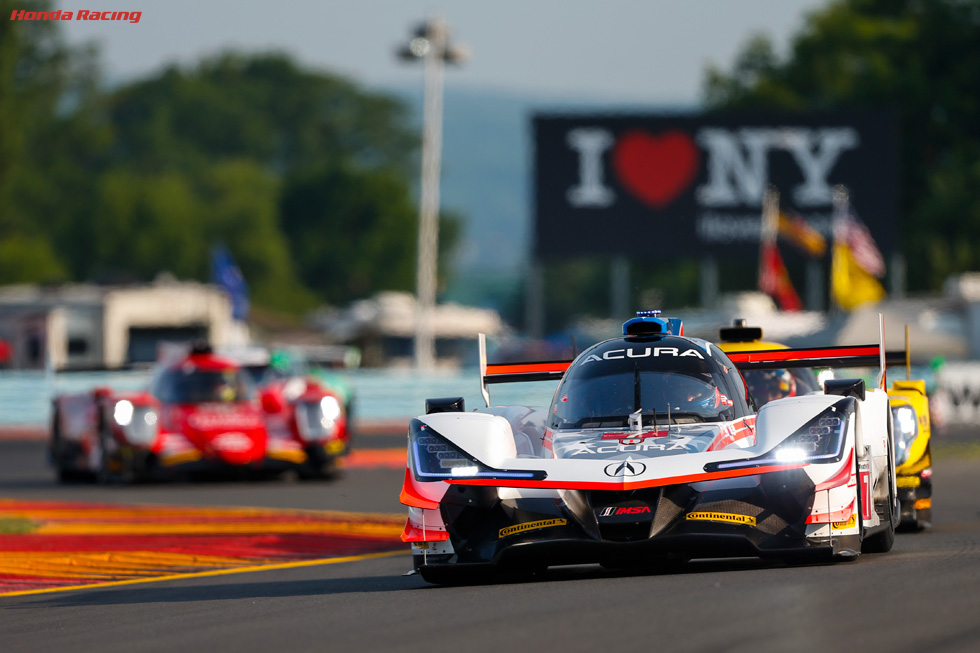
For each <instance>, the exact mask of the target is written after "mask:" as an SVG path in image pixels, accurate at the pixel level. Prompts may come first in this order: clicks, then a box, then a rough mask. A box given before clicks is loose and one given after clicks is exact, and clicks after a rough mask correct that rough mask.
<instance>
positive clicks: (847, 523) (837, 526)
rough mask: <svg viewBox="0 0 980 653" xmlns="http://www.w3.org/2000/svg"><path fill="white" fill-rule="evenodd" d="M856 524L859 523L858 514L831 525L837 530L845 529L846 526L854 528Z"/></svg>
mask: <svg viewBox="0 0 980 653" xmlns="http://www.w3.org/2000/svg"><path fill="white" fill-rule="evenodd" d="M855 524H857V515H856V514H852V515H851V518H850V519H848V520H847V521H835V522H834V523H832V524H831V526H832V527H833V528H835V529H837V530H843V529H845V528H854V526H855Z"/></svg>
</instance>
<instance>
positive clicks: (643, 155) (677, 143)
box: [613, 130, 701, 209]
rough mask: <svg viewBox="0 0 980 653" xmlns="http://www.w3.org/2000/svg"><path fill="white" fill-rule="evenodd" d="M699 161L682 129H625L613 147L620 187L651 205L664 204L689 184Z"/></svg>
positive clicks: (699, 157) (614, 164)
mask: <svg viewBox="0 0 980 653" xmlns="http://www.w3.org/2000/svg"><path fill="white" fill-rule="evenodd" d="M700 162H701V154H700V152H699V151H698V148H697V146H695V145H694V142H693V141H692V140H691V137H690V136H688V135H687V134H685V133H684V132H682V131H669V132H664V133H662V134H661V135H660V136H653V135H651V134H649V133H647V132H645V131H641V130H634V131H630V132H626V133H625V134H623V135H622V136H620V137H619V141H617V143H616V149H615V150H614V151H613V166H614V167H615V169H616V174H617V176H618V177H619V181H620V182H621V183H622V184H623V187H624V188H626V190H628V191H629V192H630V193H632V194H633V195H635V196H636V197H637V198H639V199H640V200H642V201H643V202H645V203H646V204H649V205H650V206H652V207H653V208H655V209H662V208H664V207H665V206H667V205H668V204H670V203H671V202H673V201H674V200H675V199H676V198H677V196H678V195H680V194H681V193H683V192H684V190H686V189H687V187H688V186H690V185H691V182H692V181H694V175H695V174H697V171H698V164H699V163H700Z"/></svg>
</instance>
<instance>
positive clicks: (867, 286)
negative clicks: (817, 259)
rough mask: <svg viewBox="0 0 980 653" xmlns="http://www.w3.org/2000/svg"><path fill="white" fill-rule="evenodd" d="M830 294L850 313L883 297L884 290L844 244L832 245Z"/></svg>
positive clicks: (836, 243) (838, 242)
mask: <svg viewBox="0 0 980 653" xmlns="http://www.w3.org/2000/svg"><path fill="white" fill-rule="evenodd" d="M830 294H831V296H832V297H833V299H834V301H835V302H836V303H837V305H838V306H840V307H841V308H843V309H844V310H846V311H851V310H854V309H855V308H857V307H858V306H860V305H862V304H867V303H869V302H876V301H878V300H880V299H883V298H884V297H885V289H884V288H883V287H882V285H881V284H880V283H878V280H877V279H875V278H874V276H873V275H871V274H870V273H868V272H866V271H865V270H864V268H862V267H861V266H860V265H859V264H858V262H857V261H856V260H855V258H854V254H853V253H852V252H851V248H850V247H848V245H847V244H846V243H842V242H840V241H837V242H835V243H834V250H833V262H832V263H831V276H830Z"/></svg>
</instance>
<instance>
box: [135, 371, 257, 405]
mask: <svg viewBox="0 0 980 653" xmlns="http://www.w3.org/2000/svg"><path fill="white" fill-rule="evenodd" d="M153 394H154V395H155V396H156V397H157V399H159V400H160V401H162V402H166V403H174V404H198V403H205V402H221V403H231V402H236V401H248V400H251V399H252V398H253V397H254V396H255V390H254V388H253V386H252V384H251V383H250V382H249V380H248V378H247V377H246V375H245V373H244V372H242V371H241V370H234V369H228V370H200V369H194V368H191V369H187V368H177V369H172V370H167V371H166V372H164V373H163V374H162V375H161V376H160V377H159V378H158V379H157V381H156V383H155V384H154V388H153Z"/></svg>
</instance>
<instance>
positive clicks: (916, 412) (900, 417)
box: [718, 319, 932, 531]
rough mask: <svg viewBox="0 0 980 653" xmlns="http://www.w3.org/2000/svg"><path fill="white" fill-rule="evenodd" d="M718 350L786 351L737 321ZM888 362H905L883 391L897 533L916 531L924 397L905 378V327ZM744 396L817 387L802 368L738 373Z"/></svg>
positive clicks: (923, 476)
mask: <svg viewBox="0 0 980 653" xmlns="http://www.w3.org/2000/svg"><path fill="white" fill-rule="evenodd" d="M719 336H720V341H719V343H718V344H719V346H720V347H721V348H722V349H723V350H724V351H725V352H726V353H728V354H737V353H740V352H748V351H759V350H782V349H788V347H787V346H786V345H782V344H779V343H775V342H767V341H765V340H763V339H762V329H761V328H760V327H753V326H746V322H745V320H744V319H737V320H735V323H734V324H733V325H732V326H730V327H724V328H722V329H721V330H720V332H719ZM888 356H889V359H890V361H892V362H902V363H904V364H905V375H906V378H905V379H904V380H902V379H899V380H895V381H893V382H892V384H891V386H890V387H889V388H888V402H889V404H890V406H891V412H892V424H893V431H894V434H895V465H896V469H895V473H896V477H897V478H896V484H897V487H898V499H899V504H900V505H901V522H900V524H899V527H900V528H901V529H902V530H912V531H921V530H924V529H926V528H929V527H930V526H931V525H932V455H931V447H930V436H931V434H932V429H931V424H930V421H929V397H928V395H927V394H926V382H925V381H924V380H922V379H912V378H911V376H912V375H911V366H910V365H909V345H908V329H906V342H905V351H904V352H891V353H889V354H888ZM743 376H744V377H745V381H746V384H747V385H748V388H749V395H750V397H751V398H752V399H754V400H755V403H756V406H757V407H758V406H762V405H764V404H765V403H766V402H768V401H771V400H773V399H781V398H783V397H795V396H797V395H801V394H806V393H807V392H812V391H813V390H815V389H816V388H818V387H819V384H818V383H817V377H816V376H815V375H814V373H813V371H812V370H809V369H806V368H772V369H764V370H746V371H745V372H743Z"/></svg>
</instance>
